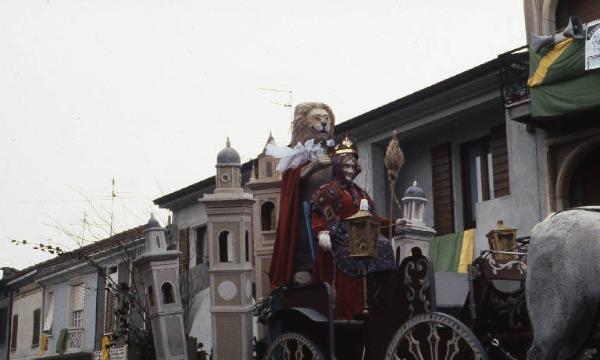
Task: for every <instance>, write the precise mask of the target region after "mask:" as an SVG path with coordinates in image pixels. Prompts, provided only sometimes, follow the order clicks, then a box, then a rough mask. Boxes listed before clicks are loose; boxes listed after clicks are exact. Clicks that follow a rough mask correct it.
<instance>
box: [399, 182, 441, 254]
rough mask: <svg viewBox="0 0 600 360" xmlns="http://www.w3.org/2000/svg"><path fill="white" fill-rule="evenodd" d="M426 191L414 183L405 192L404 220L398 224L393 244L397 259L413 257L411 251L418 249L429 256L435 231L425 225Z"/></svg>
mask: <svg viewBox="0 0 600 360" xmlns="http://www.w3.org/2000/svg"><path fill="white" fill-rule="evenodd" d="M425 205H427V198H426V197H425V191H423V189H422V188H421V187H420V186H419V185H417V182H416V181H415V182H413V185H412V186H410V187H409V188H408V189H406V191H405V192H404V197H403V198H402V219H399V220H398V221H397V222H396V234H395V236H394V240H393V244H392V246H393V247H394V253H395V254H396V257H398V256H400V260H402V259H404V258H405V257H407V256H410V255H411V251H410V250H411V249H412V248H413V247H418V248H420V249H421V252H422V253H423V255H425V256H428V254H429V243H430V242H431V239H432V238H433V236H434V235H435V230H434V229H432V228H430V227H428V226H427V225H425V220H424V216H425Z"/></svg>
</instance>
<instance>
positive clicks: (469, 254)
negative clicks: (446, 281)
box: [458, 229, 475, 273]
mask: <svg viewBox="0 0 600 360" xmlns="http://www.w3.org/2000/svg"><path fill="white" fill-rule="evenodd" d="M474 240H475V229H468V230H465V231H464V233H463V241H462V246H461V248H460V258H459V261H458V272H459V273H466V272H467V266H469V265H471V263H472V262H473V243H474Z"/></svg>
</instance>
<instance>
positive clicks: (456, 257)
mask: <svg viewBox="0 0 600 360" xmlns="http://www.w3.org/2000/svg"><path fill="white" fill-rule="evenodd" d="M462 241H463V232H462V231H461V232H456V233H452V234H446V235H441V236H436V237H434V238H433V239H431V243H430V244H429V259H430V260H431V262H432V263H433V269H434V270H435V271H444V272H457V271H458V263H459V261H460V250H461V248H462Z"/></svg>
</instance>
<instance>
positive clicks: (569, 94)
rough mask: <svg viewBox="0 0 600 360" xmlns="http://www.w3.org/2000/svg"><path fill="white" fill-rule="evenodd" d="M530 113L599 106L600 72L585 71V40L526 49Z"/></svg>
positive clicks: (538, 114)
mask: <svg viewBox="0 0 600 360" xmlns="http://www.w3.org/2000/svg"><path fill="white" fill-rule="evenodd" d="M529 76H530V77H529V82H528V84H529V86H530V94H531V115H532V116H533V117H542V116H557V115H563V114H567V113H570V112H574V111H581V110H587V109H592V108H595V107H600V71H588V72H586V71H585V40H584V39H580V40H576V39H568V40H566V41H563V42H560V43H558V44H556V45H555V46H553V47H552V46H547V47H546V48H544V49H542V51H541V52H540V54H536V53H535V51H534V50H533V49H530V51H529Z"/></svg>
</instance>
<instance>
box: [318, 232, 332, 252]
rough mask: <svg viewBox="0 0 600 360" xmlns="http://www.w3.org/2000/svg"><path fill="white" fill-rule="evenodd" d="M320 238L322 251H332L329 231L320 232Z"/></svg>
mask: <svg viewBox="0 0 600 360" xmlns="http://www.w3.org/2000/svg"><path fill="white" fill-rule="evenodd" d="M318 237H319V246H320V247H321V249H323V250H325V251H331V237H330V236H329V231H320V232H319V236H318Z"/></svg>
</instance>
